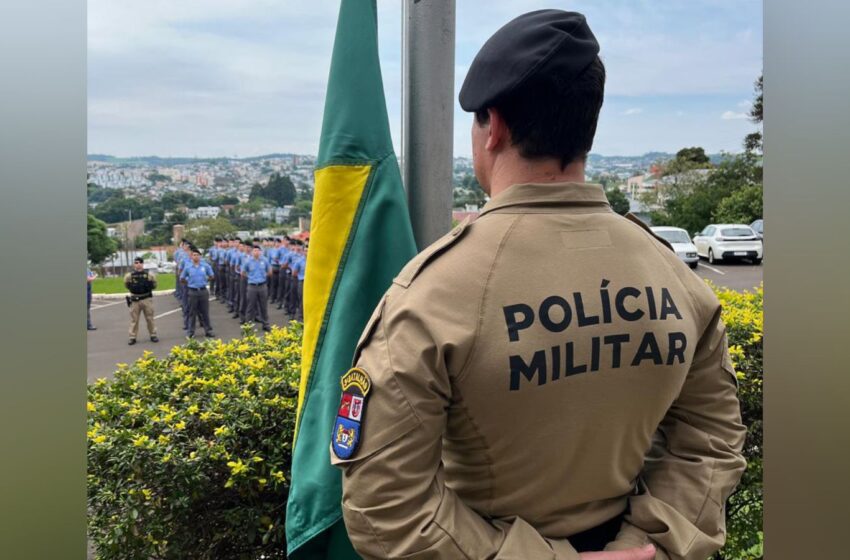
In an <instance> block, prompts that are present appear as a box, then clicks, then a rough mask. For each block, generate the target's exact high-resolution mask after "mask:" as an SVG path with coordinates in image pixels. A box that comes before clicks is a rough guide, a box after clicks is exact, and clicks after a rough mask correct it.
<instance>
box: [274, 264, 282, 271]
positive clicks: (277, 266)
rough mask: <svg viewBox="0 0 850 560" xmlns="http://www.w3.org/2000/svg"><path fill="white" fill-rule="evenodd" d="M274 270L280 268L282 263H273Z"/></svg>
mask: <svg viewBox="0 0 850 560" xmlns="http://www.w3.org/2000/svg"><path fill="white" fill-rule="evenodd" d="M272 270H280V265H279V264H273V265H272Z"/></svg>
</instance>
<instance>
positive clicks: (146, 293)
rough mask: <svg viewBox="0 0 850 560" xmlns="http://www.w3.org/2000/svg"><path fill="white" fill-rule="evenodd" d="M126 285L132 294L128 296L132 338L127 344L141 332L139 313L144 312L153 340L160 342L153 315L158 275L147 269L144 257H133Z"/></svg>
mask: <svg viewBox="0 0 850 560" xmlns="http://www.w3.org/2000/svg"><path fill="white" fill-rule="evenodd" d="M124 286H125V287H126V288H127V289H128V290H129V291H130V295H129V296H127V303H128V304H129V306H130V340H129V341H128V342H127V344H130V345H133V344H135V343H136V336H137V335H138V334H139V315H141V314H142V313H144V315H145V322H146V323H147V325H148V334H150V337H151V342H159V338H157V336H156V325H155V324H154V317H153V291H154V290H155V289H156V275H155V274H154V273H153V272H149V271H147V270H145V261H144V259H142V257H136V258H135V259H133V270H132V271H130V272H128V273H127V274H125V275H124Z"/></svg>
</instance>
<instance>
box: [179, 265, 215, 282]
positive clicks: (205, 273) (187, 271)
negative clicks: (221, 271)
mask: <svg viewBox="0 0 850 560" xmlns="http://www.w3.org/2000/svg"><path fill="white" fill-rule="evenodd" d="M212 275H213V271H212V267H211V266H210V263H208V262H206V261H201V262H199V263H198V264H195V263H193V262H191V261H190V262H188V263H186V266H185V267H184V268H183V272H181V273H180V279H181V280H187V281H188V284H189V287H190V288H206V287H207V277H209V276H212Z"/></svg>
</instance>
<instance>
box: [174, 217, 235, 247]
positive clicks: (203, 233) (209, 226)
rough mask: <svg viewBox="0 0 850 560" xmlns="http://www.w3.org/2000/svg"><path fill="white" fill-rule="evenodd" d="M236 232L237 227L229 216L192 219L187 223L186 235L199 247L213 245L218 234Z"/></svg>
mask: <svg viewBox="0 0 850 560" xmlns="http://www.w3.org/2000/svg"><path fill="white" fill-rule="evenodd" d="M235 232H236V227H235V226H234V225H233V224H232V223H230V220H228V219H227V218H203V219H200V220H190V221H189V223H188V224H186V237H187V238H188V239H190V240H191V241H192V243H194V244H195V245H196V246H197V247H198V248H199V249H206V248H207V247H209V246H211V245H212V244H213V240H214V239H215V237H216V236H217V235H229V234H231V233H235Z"/></svg>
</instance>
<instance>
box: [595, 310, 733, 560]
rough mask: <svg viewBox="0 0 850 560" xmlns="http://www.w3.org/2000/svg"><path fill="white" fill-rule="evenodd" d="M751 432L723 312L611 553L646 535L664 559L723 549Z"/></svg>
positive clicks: (688, 558)
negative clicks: (728, 512) (729, 501)
mask: <svg viewBox="0 0 850 560" xmlns="http://www.w3.org/2000/svg"><path fill="white" fill-rule="evenodd" d="M746 433H747V429H746V427H745V426H744V425H743V424H742V423H741V409H740V403H739V401H738V397H737V378H736V376H735V369H734V367H733V365H732V362H731V359H730V358H729V350H728V347H727V341H726V328H725V325H724V324H723V321H722V320H721V319H720V311H719V310H718V311H717V313H715V315H714V318H713V319H712V321H711V324H710V325H709V327H708V329H706V333H705V334H704V335H703V337H702V339H701V340H700V341H699V344H698V346H697V349H696V354H695V356H694V363H693V365H692V366H691V369H690V371H689V372H688V375H687V378H686V379H685V383H684V385H683V386H682V389H681V392H680V394H679V396H678V398H677V399H676V401H675V402H674V403H673V405H672V406H671V407H670V409H669V410H668V412H667V414H666V416H665V418H664V419H663V420H662V422H661V424H660V425H659V427H658V431H657V432H656V435H655V438H654V439H653V444H652V447H651V448H650V451H649V453H648V454H647V458H646V461H645V464H644V468H643V471H642V472H641V474H640V476H639V477H638V481H637V487H638V488H637V492H636V494H635V495H633V496H631V497H630V498H629V509H630V511H629V513H628V514H627V515H626V516H625V518H624V522H623V524H622V526H621V529H620V532H619V534H618V535H617V538H616V539H615V540H614V541H612V542H610V543H609V544H608V546H606V547H605V550H623V549H626V548H632V547H636V546H641V545H643V544H645V543H646V542H647V539H648V540H650V541H652V542H653V543H654V544H656V545H657V546H656V548H657V549H658V553H657V555H656V558H658V559H662V560H667V559H672V560H680V559H682V560H705V558H708V557H709V556H711V554H712V553H714V552H715V551H717V550H719V549H720V548H721V547H722V546H723V544H724V542H725V540H726V519H725V504H726V500H727V498H728V497H729V495H730V494H731V493H732V491H733V490H734V489H735V487H736V486H737V484H738V482H739V481H740V478H741V475H742V474H743V472H744V468H745V467H746V461H745V460H744V457H743V455H742V453H741V450H742V449H743V446H744V437H745V436H746ZM662 549H663V550H662Z"/></svg>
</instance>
